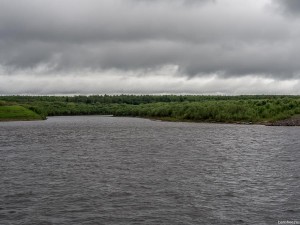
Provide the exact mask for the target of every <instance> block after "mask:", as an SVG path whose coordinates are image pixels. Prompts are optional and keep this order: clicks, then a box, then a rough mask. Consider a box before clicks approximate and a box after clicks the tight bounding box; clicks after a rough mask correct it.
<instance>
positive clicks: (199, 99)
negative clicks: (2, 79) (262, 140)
mask: <svg viewBox="0 0 300 225" xmlns="http://www.w3.org/2000/svg"><path fill="white" fill-rule="evenodd" d="M1 105H2V106H1ZM9 105H10V106H11V107H16V106H19V107H22V108H23V109H24V108H26V109H27V110H28V111H31V112H32V113H34V114H31V115H29V114H28V111H27V112H26V113H25V112H23V113H25V114H26V116H23V117H22V116H21V115H20V114H19V115H17V114H14V113H12V112H10V113H6V114H5V113H2V114H3V115H5V116H3V115H2V117H0V118H6V120H10V119H19V118H20V119H23V118H27V119H30V118H33V119H36V118H38V117H39V118H44V119H45V118H46V117H47V116H62V115H114V116H131V117H143V118H156V119H161V120H168V121H194V122H218V123H246V124H251V123H255V124H267V125H300V123H299V120H300V119H299V117H297V116H296V117H295V115H299V114H300V96H264V95H262V96H198V95H187V96H176V95H160V96H152V95H142V96H136V95H117V96H109V95H102V96H99V95H93V96H73V97H67V96H59V97H56V96H0V107H1V108H2V110H4V109H5V107H7V106H9ZM19 110H20V108H19ZM0 113H1V111H0ZM37 114H38V115H37ZM290 119H292V120H293V122H289V121H290ZM2 120H3V119H2ZM278 121H285V122H282V123H280V122H278Z"/></svg>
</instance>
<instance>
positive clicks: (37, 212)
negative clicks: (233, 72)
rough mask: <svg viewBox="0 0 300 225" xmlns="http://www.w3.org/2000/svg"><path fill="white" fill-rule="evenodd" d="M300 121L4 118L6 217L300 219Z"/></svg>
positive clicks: (0, 178)
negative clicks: (277, 124) (291, 124)
mask: <svg viewBox="0 0 300 225" xmlns="http://www.w3.org/2000/svg"><path fill="white" fill-rule="evenodd" d="M299 134H300V127H267V126H260V125H228V124H227V125H226V124H201V123H173V122H160V121H151V120H147V119H139V118H116V117H101V116H76V117H51V118H49V119H48V120H46V121H34V122H8V123H1V124H0V224H1V225H2V224H3V225H15V224H22V225H35V224H37V225H50V224H55V225H56V224H57V225H64V224H66V225H74V224H75V225H76V224H84V225H97V224H151V225H152V224H168V225H169V224H170V225H176V224H278V221H284V220H294V221H299V222H300V202H299V200H300V163H299V160H300V138H299Z"/></svg>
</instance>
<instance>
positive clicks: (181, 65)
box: [0, 0, 300, 95]
mask: <svg viewBox="0 0 300 225" xmlns="http://www.w3.org/2000/svg"><path fill="white" fill-rule="evenodd" d="M299 37H300V1H299V0H243V1H241V0H43V1H40V0H22V1H20V0H0V95H11V94H29V95H73V94H83V95H89V94H201V95H202V94H209V95H215V94H216V95H240V94H293V95H294V94H300V63H299V59H300V38H299Z"/></svg>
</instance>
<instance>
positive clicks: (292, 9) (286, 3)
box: [274, 0, 300, 15]
mask: <svg viewBox="0 0 300 225" xmlns="http://www.w3.org/2000/svg"><path fill="white" fill-rule="evenodd" d="M274 2H275V3H277V4H278V5H279V6H280V7H281V9H282V10H283V12H284V13H287V14H292V15H300V1H299V0H274Z"/></svg>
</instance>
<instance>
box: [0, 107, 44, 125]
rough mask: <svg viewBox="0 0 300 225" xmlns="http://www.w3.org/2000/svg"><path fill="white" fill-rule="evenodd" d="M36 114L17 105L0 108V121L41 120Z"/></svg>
mask: <svg viewBox="0 0 300 225" xmlns="http://www.w3.org/2000/svg"><path fill="white" fill-rule="evenodd" d="M41 119H42V117H41V116H40V115H38V114H37V113H35V112H33V111H31V110H29V109H26V108H25V107H23V106H19V105H8V106H0V121H23V120H41Z"/></svg>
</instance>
